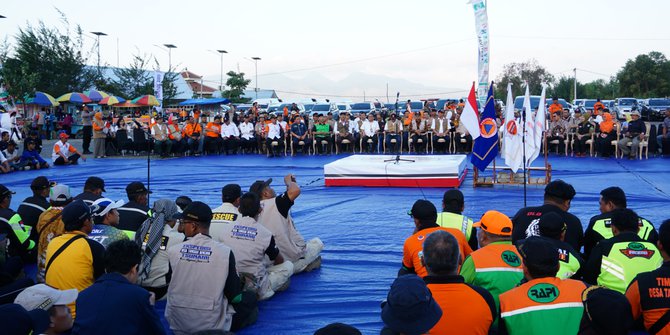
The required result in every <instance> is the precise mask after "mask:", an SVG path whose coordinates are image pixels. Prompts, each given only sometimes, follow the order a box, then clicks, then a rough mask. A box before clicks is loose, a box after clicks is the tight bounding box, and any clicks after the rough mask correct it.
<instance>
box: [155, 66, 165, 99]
mask: <svg viewBox="0 0 670 335" xmlns="http://www.w3.org/2000/svg"><path fill="white" fill-rule="evenodd" d="M163 76H164V73H163V72H160V71H156V72H154V96H155V97H156V100H158V101H161V104H162V100H163Z"/></svg>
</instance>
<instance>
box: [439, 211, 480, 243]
mask: <svg viewBox="0 0 670 335" xmlns="http://www.w3.org/2000/svg"><path fill="white" fill-rule="evenodd" d="M437 224H438V225H440V226H441V227H444V228H454V229H458V230H460V231H461V232H462V233H463V235H465V239H466V240H468V241H470V235H472V224H473V222H472V219H470V218H469V217H467V216H465V215H461V214H455V213H450V212H442V213H438V214H437Z"/></svg>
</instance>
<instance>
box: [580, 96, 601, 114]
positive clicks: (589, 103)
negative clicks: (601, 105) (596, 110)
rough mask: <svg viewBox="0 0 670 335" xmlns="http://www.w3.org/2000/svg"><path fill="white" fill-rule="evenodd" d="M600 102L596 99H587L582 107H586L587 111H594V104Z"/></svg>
mask: <svg viewBox="0 0 670 335" xmlns="http://www.w3.org/2000/svg"><path fill="white" fill-rule="evenodd" d="M596 102H598V100H596V99H585V100H584V104H583V105H582V107H584V109H586V111H587V112H589V113H593V106H594V105H595V104H596Z"/></svg>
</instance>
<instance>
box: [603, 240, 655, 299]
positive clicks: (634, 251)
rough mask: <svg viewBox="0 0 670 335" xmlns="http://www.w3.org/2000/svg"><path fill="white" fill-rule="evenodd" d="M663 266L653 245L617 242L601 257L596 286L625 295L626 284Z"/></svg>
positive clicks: (641, 242) (640, 242) (638, 242)
mask: <svg viewBox="0 0 670 335" xmlns="http://www.w3.org/2000/svg"><path fill="white" fill-rule="evenodd" d="M661 264H663V258H662V257H661V253H660V252H659V251H658V249H656V246H654V244H653V243H649V242H644V241H634V242H619V243H615V244H614V245H613V246H612V250H610V252H609V254H608V255H605V256H603V259H602V263H601V266H600V275H599V276H598V285H601V286H605V287H607V288H609V289H612V290H615V291H619V292H620V293H625V292H626V288H627V287H628V284H630V282H631V281H632V280H633V279H634V278H635V276H637V275H638V274H640V273H642V272H649V271H653V270H656V269H657V268H658V267H659V266H661Z"/></svg>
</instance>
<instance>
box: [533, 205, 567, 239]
mask: <svg viewBox="0 0 670 335" xmlns="http://www.w3.org/2000/svg"><path fill="white" fill-rule="evenodd" d="M537 226H538V228H539V229H540V236H546V237H551V238H555V239H558V238H559V237H561V233H563V232H564V231H566V230H567V229H568V226H567V225H566V224H565V220H563V218H562V217H561V216H560V215H558V213H554V212H549V213H545V214H543V215H542V216H541V217H540V222H538V224H537Z"/></svg>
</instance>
